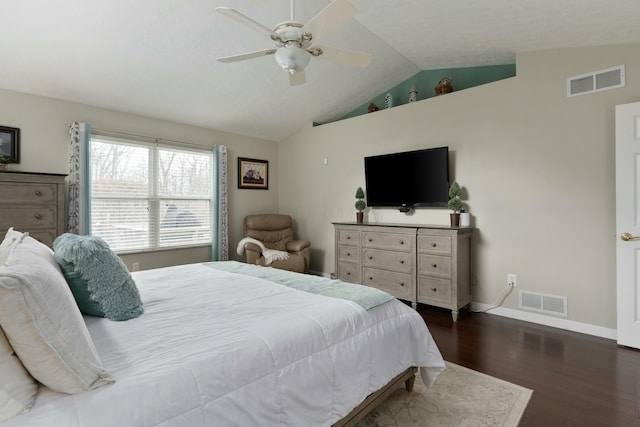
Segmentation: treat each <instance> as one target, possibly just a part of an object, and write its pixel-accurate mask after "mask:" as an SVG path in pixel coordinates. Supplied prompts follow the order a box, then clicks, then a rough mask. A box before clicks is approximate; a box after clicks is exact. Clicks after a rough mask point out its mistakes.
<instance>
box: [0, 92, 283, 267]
mask: <svg viewBox="0 0 640 427" xmlns="http://www.w3.org/2000/svg"><path fill="white" fill-rule="evenodd" d="M0 117H2V122H1V123H0V124H2V125H4V126H11V127H17V128H20V132H21V144H20V150H21V153H20V164H14V165H11V167H10V170H12V171H16V172H43V173H60V174H66V173H68V169H69V166H68V165H69V129H68V125H69V124H70V123H72V122H73V121H76V120H77V121H82V122H87V123H91V125H92V127H94V128H98V129H104V130H110V131H117V132H124V133H128V134H134V135H144V136H150V137H154V138H160V139H167V140H175V141H183V142H187V143H192V144H197V145H200V146H202V147H203V148H207V147H212V146H213V145H214V144H224V145H226V146H227V148H228V166H229V169H228V173H229V175H228V184H229V195H228V197H229V257H230V258H231V259H234V258H237V257H238V256H237V254H236V253H235V246H234V245H236V244H237V242H238V241H240V239H241V238H242V219H243V218H244V217H245V216H246V215H248V214H250V213H255V212H260V211H275V210H277V209H278V185H277V182H278V172H279V168H278V146H277V144H276V143H275V142H273V141H267V140H262V139H257V138H250V137H243V136H239V135H233V134H229V133H225V132H220V131H216V130H211V129H205V128H200V127H196V126H190V125H185V124H180V123H174V122H170V121H165V120H157V119H153V118H149V117H143V116H138V115H134V114H128V113H125V112H120V111H115V110H108V109H104V108H98V107H93V106H90V105H85V104H79V103H73V102H67V101H61V100H58V99H54V98H47V97H42V96H35V95H30V94H26V93H20V92H14V91H9V90H4V89H0ZM239 156H240V157H252V158H259V159H263V160H268V161H269V166H270V180H271V183H270V185H269V190H240V189H238V185H237V158H238V157H239ZM210 257H211V249H210V248H190V249H180V250H171V251H162V252H153V253H145V254H135V255H123V256H122V259H123V260H124V261H125V264H126V265H127V267H128V268H129V269H132V263H133V262H138V263H139V265H140V269H149V268H158V267H165V266H170V265H177V264H185V263H190V262H202V261H208V260H210V259H211V258H210Z"/></svg>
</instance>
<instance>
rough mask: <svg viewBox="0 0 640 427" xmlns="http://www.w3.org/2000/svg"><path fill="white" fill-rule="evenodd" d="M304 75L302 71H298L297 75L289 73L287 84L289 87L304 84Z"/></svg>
mask: <svg viewBox="0 0 640 427" xmlns="http://www.w3.org/2000/svg"><path fill="white" fill-rule="evenodd" d="M304 82H305V75H304V71H298V72H297V73H289V84H290V85H291V86H299V85H301V84H304Z"/></svg>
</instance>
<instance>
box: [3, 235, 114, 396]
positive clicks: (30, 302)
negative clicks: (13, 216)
mask: <svg viewBox="0 0 640 427" xmlns="http://www.w3.org/2000/svg"><path fill="white" fill-rule="evenodd" d="M7 264H8V265H7V267H4V268H1V269H0V326H2V329H3V330H4V332H5V334H6V336H7V338H8V339H9V342H10V343H11V346H12V347H13V349H14V350H15V352H16V355H18V357H19V358H20V361H21V362H22V364H23V365H24V366H25V368H27V370H28V371H29V373H30V374H31V375H32V376H33V377H34V378H35V379H37V380H38V381H40V382H41V383H42V384H44V385H46V386H47V387H49V388H50V389H52V390H54V391H59V392H63V393H81V392H83V391H86V390H90V389H94V388H97V387H100V386H103V385H105V384H109V383H112V382H113V380H112V379H111V377H110V376H109V374H107V372H105V370H104V369H103V368H102V364H101V362H100V359H99V358H98V354H97V352H96V349H95V347H94V345H93V341H92V340H91V336H90V335H89V331H88V330H87V327H86V325H85V323H84V319H83V318H82V315H81V314H80V310H78V306H77V305H76V303H75V300H74V299H73V295H72V294H71V291H70V290H69V286H68V285H67V282H66V281H65V279H64V276H63V275H62V272H61V271H60V267H59V266H58V264H57V263H56V261H55V259H54V258H53V251H52V250H51V249H50V248H48V247H47V246H45V245H43V244H42V243H40V242H38V241H37V240H35V239H33V238H31V237H28V236H27V237H24V238H23V239H22V242H20V243H19V244H18V245H17V246H16V248H15V249H14V250H13V254H12V255H11V256H10V257H9V260H8V261H7Z"/></svg>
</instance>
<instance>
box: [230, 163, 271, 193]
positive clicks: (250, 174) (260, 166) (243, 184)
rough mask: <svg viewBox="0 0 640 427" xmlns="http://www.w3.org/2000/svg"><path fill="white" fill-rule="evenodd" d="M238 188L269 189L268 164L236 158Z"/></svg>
mask: <svg viewBox="0 0 640 427" xmlns="http://www.w3.org/2000/svg"><path fill="white" fill-rule="evenodd" d="M238 188H252V189H256V190H268V189H269V162H268V161H267V160H258V159H247V158H245V157H238Z"/></svg>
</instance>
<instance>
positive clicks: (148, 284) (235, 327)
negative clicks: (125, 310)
mask: <svg viewBox="0 0 640 427" xmlns="http://www.w3.org/2000/svg"><path fill="white" fill-rule="evenodd" d="M134 279H135V281H136V283H137V285H138V287H139V290H140V293H141V296H142V299H143V301H144V305H145V313H144V314H143V315H142V316H141V317H139V318H137V319H133V320H129V321H126V322H113V321H110V320H105V319H99V318H95V317H86V318H85V320H86V323H87V325H88V327H89V331H90V332H91V336H92V337H93V340H94V342H95V345H96V348H97V350H98V353H99V355H100V358H101V360H102V362H103V365H104V367H105V369H106V370H107V371H108V372H110V373H111V374H112V375H113V377H114V378H115V379H116V382H115V383H114V384H112V385H109V386H106V387H102V388H99V389H96V390H92V391H89V392H85V393H82V394H79V395H62V394H59V393H54V392H52V391H50V390H48V389H46V388H43V387H41V390H40V393H39V396H38V399H37V401H36V404H35V406H34V408H33V409H32V410H31V412H30V413H28V414H26V415H22V416H18V417H15V418H13V419H12V420H10V421H9V422H7V423H2V426H3V427H4V426H5V424H6V425H8V426H18V425H19V426H67V427H68V426H91V427H96V426H117V427H128V426H135V427H138V426H140V427H141V426H243V427H247V426H305V427H308V426H329V425H331V424H333V423H335V422H336V421H338V420H340V419H341V418H342V417H344V416H345V415H346V414H348V413H349V412H350V411H351V410H352V409H353V408H354V407H355V406H357V405H358V404H359V403H360V402H361V401H362V400H363V399H364V398H365V397H366V396H367V395H368V394H370V393H372V392H374V391H376V390H377V389H379V388H380V387H382V386H384V385H385V384H386V383H387V382H389V380H391V379H392V378H393V377H394V376H395V375H397V374H399V373H400V372H402V371H403V370H405V369H406V368H407V367H409V366H420V367H424V369H423V370H422V375H423V378H425V381H427V382H430V381H433V380H434V379H435V377H436V376H437V374H438V373H439V372H440V371H441V370H442V369H444V361H443V360H442V357H441V355H440V353H439V351H438V349H437V347H436V345H435V343H434V341H433V339H432V338H431V335H430V334H429V331H428V329H427V328H426V326H425V324H424V321H423V320H422V318H421V317H420V316H419V315H418V314H417V313H416V312H415V311H414V310H412V309H411V308H409V307H407V306H406V305H404V304H402V303H401V302H399V301H397V300H393V301H391V302H389V303H385V304H383V305H381V306H378V307H375V308H373V309H371V310H369V311H365V310H364V309H363V308H361V307H360V306H359V305H357V304H355V303H353V302H350V301H346V300H342V299H337V298H329V297H324V296H318V295H313V294H309V293H307V292H303V291H299V290H295V289H291V288H288V287H285V286H282V285H277V284H274V283H271V282H268V281H264V280H261V279H257V278H253V277H249V276H244V275H239V274H233V273H225V272H220V271H217V270H214V269H212V268H209V267H206V266H204V265H201V264H192V265H186V266H177V267H169V268H165V269H157V270H149V271H143V272H137V273H134Z"/></svg>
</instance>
